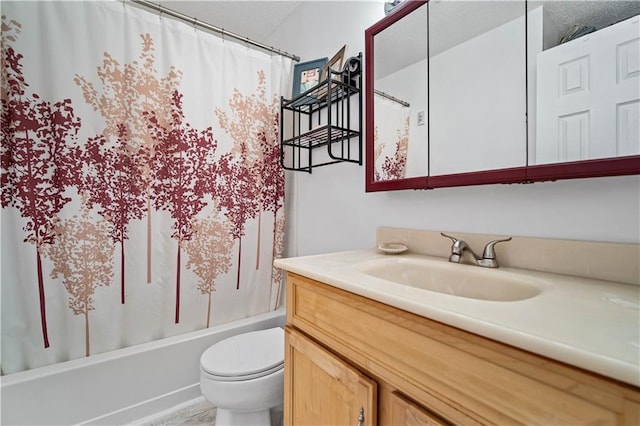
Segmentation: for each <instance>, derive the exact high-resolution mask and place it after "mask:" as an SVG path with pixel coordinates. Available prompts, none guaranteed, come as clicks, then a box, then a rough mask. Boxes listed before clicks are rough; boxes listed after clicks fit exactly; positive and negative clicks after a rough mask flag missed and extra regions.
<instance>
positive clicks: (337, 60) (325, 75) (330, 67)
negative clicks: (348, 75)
mask: <svg viewBox="0 0 640 426" xmlns="http://www.w3.org/2000/svg"><path fill="white" fill-rule="evenodd" d="M346 51H347V45H346V44H345V45H344V46H342V47H341V48H340V50H338V51H337V52H336V54H335V55H333V56H332V57H331V59H329V61H328V62H327V63H326V64H325V65H324V67H323V68H322V74H321V75H320V81H328V80H332V75H331V72H332V71H333V72H342V62H343V61H344V52H346ZM335 87H336V84H335V83H334V82H331V89H334V88H335ZM327 91H328V87H326V86H325V87H322V88H321V89H320V90H318V99H324V98H325V97H326V96H327Z"/></svg>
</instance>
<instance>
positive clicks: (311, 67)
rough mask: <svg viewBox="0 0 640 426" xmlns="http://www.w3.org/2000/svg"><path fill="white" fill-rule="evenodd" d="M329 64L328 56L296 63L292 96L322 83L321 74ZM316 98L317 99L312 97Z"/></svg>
mask: <svg viewBox="0 0 640 426" xmlns="http://www.w3.org/2000/svg"><path fill="white" fill-rule="evenodd" d="M326 64H327V58H320V59H315V60H313V61H307V62H302V63H299V64H295V65H294V67H293V87H292V90H291V98H295V97H296V96H298V95H300V94H302V93H304V92H306V91H308V90H309V89H311V88H313V87H315V86H317V85H318V83H320V74H321V71H322V70H323V69H324V67H325V65H326ZM310 100H315V99H310Z"/></svg>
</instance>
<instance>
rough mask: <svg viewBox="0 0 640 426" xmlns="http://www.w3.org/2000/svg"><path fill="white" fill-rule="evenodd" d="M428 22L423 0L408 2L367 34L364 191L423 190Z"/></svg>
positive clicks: (426, 149)
mask: <svg viewBox="0 0 640 426" xmlns="http://www.w3.org/2000/svg"><path fill="white" fill-rule="evenodd" d="M427 23H428V17H427V3H426V2H425V1H412V2H408V1H407V2H405V3H401V4H400V5H399V6H397V7H396V9H394V11H393V12H392V13H391V14H390V15H389V16H387V17H386V18H384V19H383V20H382V21H380V22H378V23H377V24H376V25H374V26H373V27H371V28H369V29H367V31H366V33H365V40H366V43H365V51H366V52H368V53H367V54H366V61H367V64H368V66H367V67H366V69H365V77H366V91H365V97H366V98H365V101H366V108H367V110H366V111H367V117H368V118H367V128H366V132H367V150H366V174H367V176H368V178H367V187H368V189H367V191H369V190H370V189H369V185H373V187H376V188H379V189H384V188H385V187H386V186H387V185H392V186H400V187H407V188H412V187H424V188H426V176H427V175H428V174H429V170H428V167H429V146H428V144H427V143H426V141H427V139H428V134H427V129H428V125H427V120H428V109H427V100H428V96H427V95H428V94H427V84H428V61H427V48H428V46H427ZM374 40H375V42H374ZM369 177H370V178H369Z"/></svg>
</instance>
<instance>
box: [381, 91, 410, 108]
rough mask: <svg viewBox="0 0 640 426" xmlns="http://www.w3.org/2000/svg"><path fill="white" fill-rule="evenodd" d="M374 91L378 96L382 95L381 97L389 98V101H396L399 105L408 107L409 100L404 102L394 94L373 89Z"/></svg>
mask: <svg viewBox="0 0 640 426" xmlns="http://www.w3.org/2000/svg"><path fill="white" fill-rule="evenodd" d="M374 93H375V94H376V95H380V96H382V97H383V98H387V99H389V100H390V101H393V102H397V103H399V104H400V105H402V106H404V107H407V108H409V106H410V105H409V102H405V101H403V100H402V99H398V98H396V97H395V96H391V95H387V94H386V93H384V92H383V91H382V90H374Z"/></svg>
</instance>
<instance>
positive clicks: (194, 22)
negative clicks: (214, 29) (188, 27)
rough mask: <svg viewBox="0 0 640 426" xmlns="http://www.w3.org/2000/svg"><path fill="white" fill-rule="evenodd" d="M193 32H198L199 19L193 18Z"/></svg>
mask: <svg viewBox="0 0 640 426" xmlns="http://www.w3.org/2000/svg"><path fill="white" fill-rule="evenodd" d="M193 31H195V32H198V18H193Z"/></svg>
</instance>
